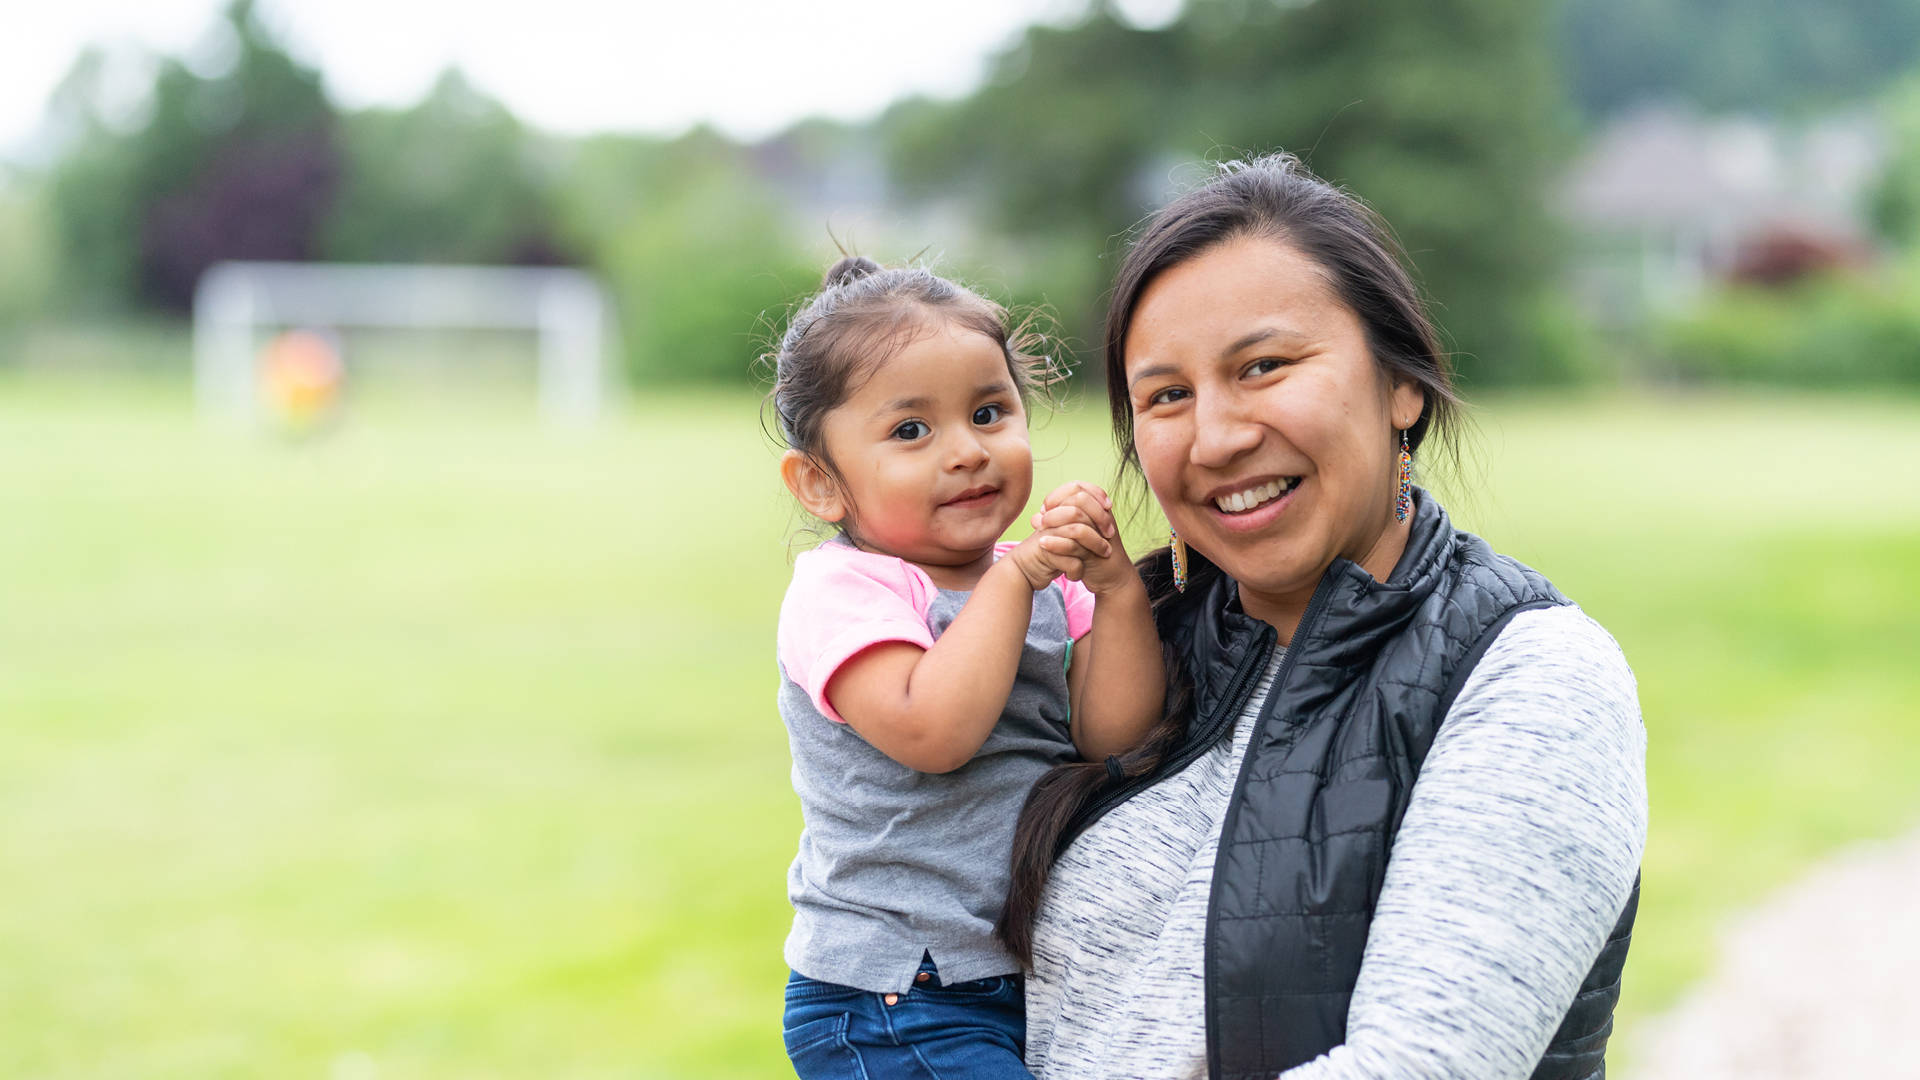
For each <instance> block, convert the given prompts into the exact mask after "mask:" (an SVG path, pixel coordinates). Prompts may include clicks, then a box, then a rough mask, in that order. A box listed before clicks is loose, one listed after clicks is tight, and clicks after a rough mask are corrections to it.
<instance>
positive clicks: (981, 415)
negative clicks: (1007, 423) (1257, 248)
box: [973, 405, 1007, 427]
mask: <svg viewBox="0 0 1920 1080" xmlns="http://www.w3.org/2000/svg"><path fill="white" fill-rule="evenodd" d="M1005 415H1007V410H1006V407H1005V406H1002V405H982V406H980V407H979V408H977V409H975V410H973V422H974V423H975V424H978V425H979V426H981V427H986V426H987V425H988V424H991V423H994V422H996V421H998V420H999V419H1000V418H1001V417H1003V416H1005Z"/></svg>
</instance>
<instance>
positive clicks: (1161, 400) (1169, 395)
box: [1147, 386, 1189, 406]
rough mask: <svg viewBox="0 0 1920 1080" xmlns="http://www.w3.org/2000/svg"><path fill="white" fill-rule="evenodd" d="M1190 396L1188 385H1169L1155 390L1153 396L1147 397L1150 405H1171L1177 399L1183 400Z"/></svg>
mask: <svg viewBox="0 0 1920 1080" xmlns="http://www.w3.org/2000/svg"><path fill="white" fill-rule="evenodd" d="M1188 396H1189V395H1188V393H1187V388H1186V387H1184V386H1169V387H1167V388H1166V389H1165V390H1156V391H1154V393H1153V396H1151V397H1149V398H1147V404H1148V405H1149V406H1153V405H1171V404H1173V403H1174V402H1176V401H1180V400H1183V399H1184V398H1186V397H1188Z"/></svg>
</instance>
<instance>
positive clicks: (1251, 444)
mask: <svg viewBox="0 0 1920 1080" xmlns="http://www.w3.org/2000/svg"><path fill="white" fill-rule="evenodd" d="M1243 405H1244V403H1243V402H1241V401H1240V400H1239V398H1238V397H1237V396H1236V395H1233V394H1208V395H1204V396H1202V397H1200V398H1199V399H1198V400H1196V401H1195V402H1194V406H1195V407H1194V410H1193V448H1192V449H1191V450H1190V451H1189V452H1188V457H1189V458H1190V459H1191V460H1192V461H1193V463H1194V464H1195V465H1201V466H1205V467H1207V468H1219V467H1221V466H1224V465H1229V464H1231V463H1232V462H1233V459H1234V458H1237V457H1239V456H1240V455H1241V454H1244V453H1246V452H1247V451H1249V450H1252V449H1254V448H1255V447H1257V446H1259V445H1260V425H1259V424H1258V423H1257V422H1255V420H1254V418H1253V417H1252V416H1250V415H1248V413H1247V411H1246V409H1245V408H1244V407H1243Z"/></svg>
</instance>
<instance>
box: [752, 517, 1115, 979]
mask: <svg viewBox="0 0 1920 1080" xmlns="http://www.w3.org/2000/svg"><path fill="white" fill-rule="evenodd" d="M1011 547H1012V545H1011V544H1002V545H999V546H998V547H996V548H995V550H994V556H995V558H998V557H1000V556H1001V555H1004V554H1005V553H1006V552H1007V550H1008V549H1009V548H1011ZM968 595H970V594H968V593H965V592H956V591H953V590H949V589H941V588H939V587H937V586H935V585H934V584H933V581H932V579H931V578H929V577H928V576H927V574H926V572H925V571H923V570H921V569H920V568H919V567H917V566H914V565H913V564H912V563H909V562H907V561H905V560H903V559H897V558H893V557H892V556H888V555H877V554H873V553H871V552H865V551H860V550H859V549H857V548H855V547H853V546H852V545H851V544H849V543H847V542H846V541H845V540H844V539H843V538H835V539H833V540H829V541H828V542H826V543H824V544H821V545H820V546H819V547H817V548H815V549H814V550H812V551H809V552H806V553H804V554H802V555H801V556H800V557H799V559H798V560H797V561H796V563H795V565H794V569H793V581H792V583H791V584H789V585H788V586H787V595H786V599H785V600H783V601H782V602H781V605H780V630H779V651H778V656H779V664H780V698H779V701H780V716H781V719H782V720H784V721H785V722H786V725H787V736H788V739H789V741H790V742H791V745H792V747H793V789H794V791H795V792H796V793H798V794H799V796H800V811H801V817H802V819H803V822H804V826H805V827H804V829H803V830H802V832H801V834H800V852H799V854H798V855H797V856H796V857H795V858H794V860H793V867H792V869H791V870H790V871H789V872H788V874H787V897H788V899H789V900H791V901H792V903H793V910H794V915H793V929H792V931H791V932H790V933H789V934H788V935H787V944H786V962H787V965H788V966H789V967H791V968H793V969H794V970H795V971H798V972H799V973H800V974H802V975H805V976H807V977H808V978H810V979H818V980H820V981H822V982H830V983H839V984H841V985H844V986H853V987H858V988H860V989H862V990H871V991H875V992H879V993H889V992H891V993H899V992H905V991H906V990H908V989H910V988H911V987H912V986H913V976H914V973H915V972H916V971H917V970H918V969H919V966H920V960H921V956H922V954H923V953H931V954H932V956H933V960H934V963H935V964H936V965H938V967H939V969H940V978H941V981H942V982H947V983H953V982H965V981H968V980H972V979H983V978H986V977H988V976H992V975H1005V974H1009V973H1011V972H1015V971H1018V970H1019V964H1018V963H1017V962H1016V961H1015V960H1014V959H1013V957H1012V956H1011V955H1010V954H1008V953H1007V952H1006V950H1005V949H1003V948H1001V947H1000V944H999V943H998V942H997V941H995V940H994V938H993V925H994V923H995V921H996V920H998V918H999V916H1000V908H1001V904H1002V902H1003V900H1004V899H1005V896H1006V889H1007V864H1008V859H1009V857H1010V853H1011V848H1012V841H1013V826H1014V821H1015V819H1016V818H1018V817H1019V814H1020V806H1021V804H1022V803H1023V802H1025V801H1026V797H1027V791H1028V789H1029V788H1031V787H1032V786H1033V782H1034V781H1035V780H1037V779H1039V777H1040V775H1041V774H1042V773H1044V772H1046V771H1047V769H1049V768H1050V767H1052V766H1053V765H1055V764H1058V763H1060V762H1062V761H1069V760H1072V759H1073V758H1074V756H1075V752H1074V748H1073V743H1072V740H1071V738H1070V736H1069V733H1068V705H1067V673H1066V668H1067V658H1068V654H1069V652H1070V651H1071V645H1072V642H1073V641H1074V640H1077V639H1078V638H1080V637H1081V636H1082V635H1084V634H1085V633H1086V632H1087V630H1088V628H1089V627H1091V626H1092V623H1093V602H1094V599H1093V594H1092V593H1091V592H1089V591H1088V590H1087V589H1086V587H1085V586H1083V585H1081V584H1079V583H1078V582H1072V581H1067V580H1066V579H1064V578H1063V579H1060V580H1059V581H1056V582H1054V583H1053V584H1051V585H1049V586H1047V587H1046V588H1044V589H1041V590H1039V591H1038V592H1036V593H1034V594H1033V616H1032V619H1031V621H1030V622H1029V623H1028V625H1027V642H1026V648H1025V650H1024V651H1023V652H1022V654H1021V657H1020V670H1019V673H1018V674H1017V675H1016V676H1015V678H1014V683H1013V690H1012V693H1010V694H1009V695H1008V697H1007V702H1006V707H1005V709H1004V710H1003V711H1002V712H1001V715H1000V722H999V723H998V724H997V725H995V726H994V729H993V732H992V734H990V735H988V736H987V741H986V743H985V744H984V745H982V746H981V747H980V750H979V751H978V752H977V753H975V754H974V756H973V759H972V760H971V761H969V762H967V763H966V764H965V765H963V766H961V767H960V768H958V769H956V770H954V771H953V772H950V773H942V774H934V773H923V772H917V771H915V770H913V769H909V768H907V767H906V766H905V765H901V764H899V763H898V762H896V761H894V760H893V759H892V758H889V757H887V756H886V755H885V754H882V753H881V752H880V751H878V750H876V749H874V748H873V747H872V746H871V745H869V744H868V743H867V741H866V740H865V739H863V738H861V737H860V735H859V734H858V733H857V732H855V731H854V730H853V728H852V727H850V726H848V725H847V724H846V723H844V722H843V721H842V720H841V718H840V717H839V716H838V715H837V714H836V713H835V712H834V711H833V706H832V705H830V704H829V703H828V702H827V699H826V687H827V684H828V683H829V682H830V681H831V680H832V678H833V675H834V673H835V672H836V671H838V670H839V669H840V667H841V665H843V664H845V663H846V662H847V661H848V660H851V659H852V658H853V657H854V656H856V655H858V654H859V653H860V652H862V651H863V650H865V649H867V648H870V647H872V646H874V645H879V644H883V643H886V642H892V641H905V642H911V643H913V644H916V645H919V646H921V647H922V648H928V647H931V646H932V645H933V643H934V642H935V641H936V640H938V639H939V637H940V635H941V634H942V633H943V632H945V630H946V628H947V627H948V626H949V625H951V624H952V622H953V620H954V618H955V617H956V616H957V615H959V613H960V609H961V606H962V605H963V604H965V603H966V601H967V597H968Z"/></svg>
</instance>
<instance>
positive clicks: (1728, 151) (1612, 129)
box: [1558, 107, 1886, 327]
mask: <svg viewBox="0 0 1920 1080" xmlns="http://www.w3.org/2000/svg"><path fill="white" fill-rule="evenodd" d="M1885 158H1886V151H1885V138H1884V136H1883V134H1882V132H1881V131H1880V130H1879V127H1878V125H1877V123H1876V121H1875V120H1874V119H1873V118H1872V117H1871V116H1869V115H1867V114H1865V113H1844V114H1836V115H1831V116H1827V117H1823V118H1820V119H1817V120H1815V121H1812V122H1810V123H1807V124H1805V125H1803V126H1798V127H1787V126H1784V125H1780V124H1777V123H1772V122H1768V121H1763V120H1758V119H1753V118H1705V117H1700V116H1697V115H1695V114H1692V113H1690V112H1687V111H1684V110H1680V109H1675V108H1666V107H1659V108H1648V109H1644V110H1641V111H1638V112H1634V113H1630V114H1626V115H1624V116H1622V117H1621V118H1619V119H1617V120H1615V121H1614V122H1612V123H1611V124H1609V125H1608V126H1607V127H1605V128H1604V129H1602V130H1601V131H1600V132H1599V134H1598V135H1597V136H1595V137H1594V139H1593V140H1592V142H1591V143H1590V144H1589V145H1588V147H1587V149H1586V151H1585V152H1584V153H1583V154H1582V155H1580V157H1579V158H1578V159H1577V160H1576V162H1575V164H1574V167H1573V169H1572V170H1571V172H1570V173H1569V175H1568V177H1567V179H1566V181H1565V183H1564V185H1563V186H1562V188H1561V190H1560V192H1559V197H1558V201H1559V210H1560V213H1561V215H1562V216H1563V217H1564V218H1565V219H1566V220H1567V221H1569V222H1570V223H1571V224H1572V225H1573V226H1574V228H1575V229H1576V230H1577V231H1578V233H1579V234H1580V235H1581V240H1582V243H1581V246H1580V251H1581V254H1580V256H1579V257H1578V258H1577V259H1576V262H1575V269H1574V282H1573V285H1574V290H1575V295H1576V297H1577V299H1578V301H1579V303H1580V304H1581V306H1582V307H1583V308H1585V309H1586V311H1587V312H1588V314H1590V315H1591V316H1592V317H1593V318H1595V319H1596V320H1597V321H1599V322H1601V323H1602V324H1603V325H1610V326H1615V327H1623V326H1631V325H1634V324H1636V323H1639V322H1642V321H1644V320H1645V319H1646V318H1647V317H1648V316H1650V315H1652V314H1655V313H1658V312H1660V311H1663V310H1670V309H1672V308H1674V307H1677V306H1682V305H1684V304H1686V303H1687V302H1688V301H1690V300H1691V299H1692V298H1693V297H1695V296H1696V295H1697V294H1698V293H1699V291H1700V290H1701V288H1702V286H1703V285H1705V284H1706V283H1708V282H1709V281H1713V280H1727V279H1738V280H1746V281H1754V282H1761V283H1779V282H1783V281H1787V280H1791V279H1793V278H1795V277H1798V276H1801V275H1803V274H1805V273H1808V272H1811V271H1814V270H1818V269H1825V268H1830V267H1833V266H1839V265H1856V264H1860V263H1864V262H1866V261H1867V260H1868V259H1870V258H1871V254H1872V244H1871V241H1870V239H1869V226H1868V224H1867V218H1866V210H1865V203H1866V199H1867V195H1868V193H1869V191H1870V190H1871V188H1872V186H1873V183H1874V181H1875V180H1876V179H1878V177H1879V175H1880V172H1881V169H1882V168H1883V166H1884V162H1885Z"/></svg>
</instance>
